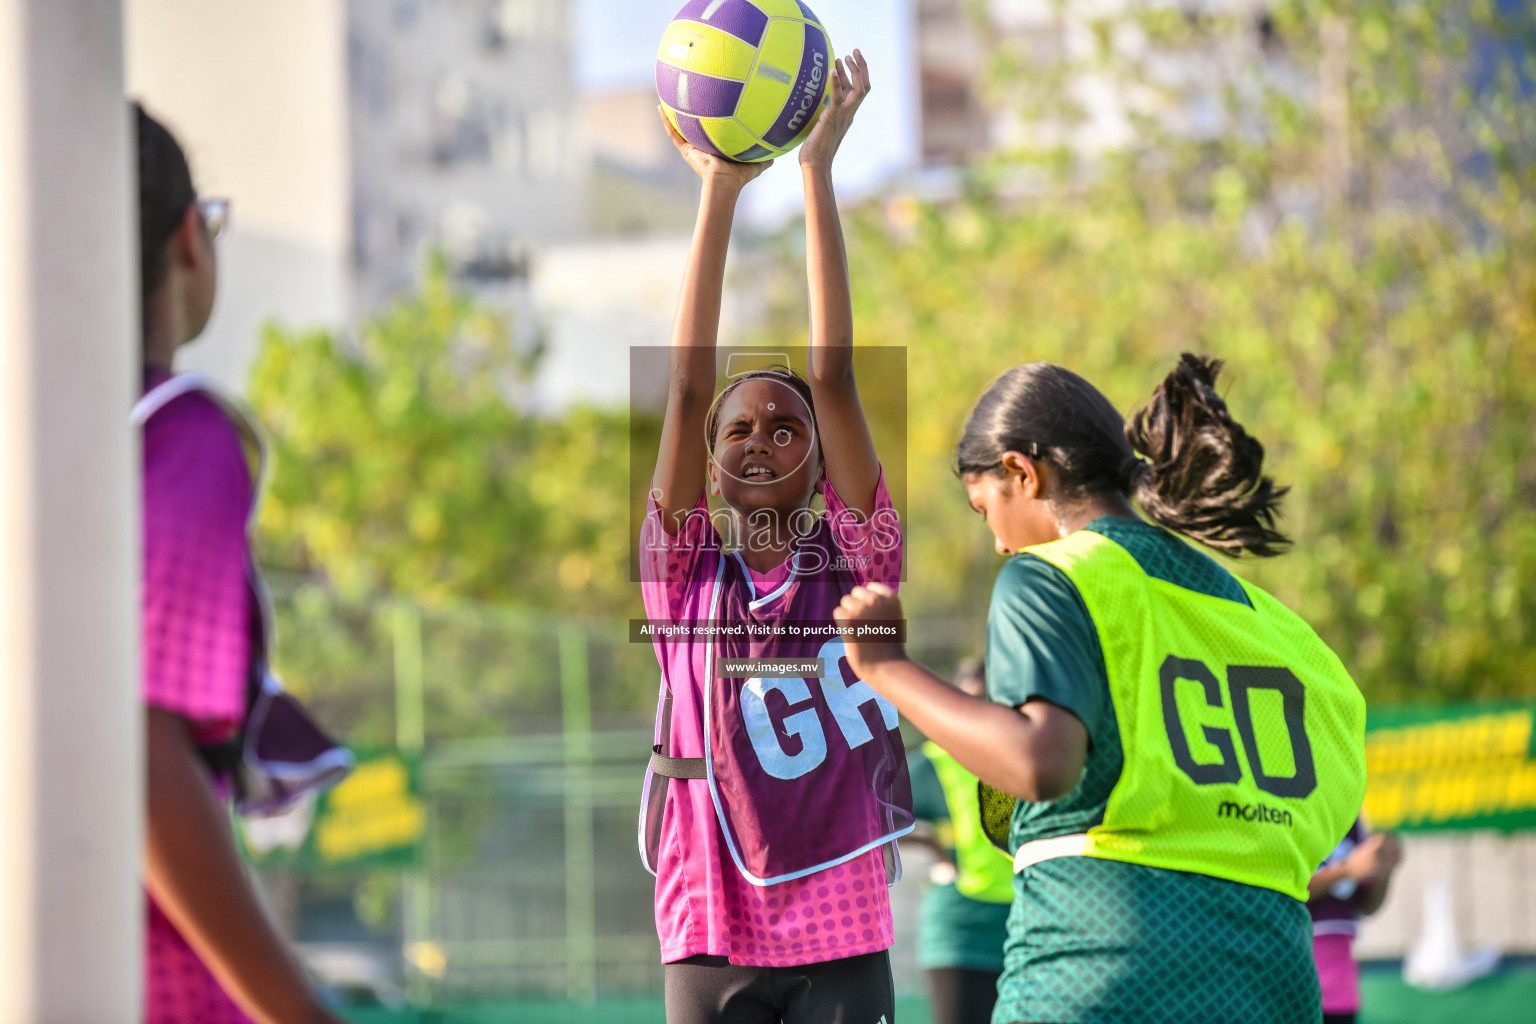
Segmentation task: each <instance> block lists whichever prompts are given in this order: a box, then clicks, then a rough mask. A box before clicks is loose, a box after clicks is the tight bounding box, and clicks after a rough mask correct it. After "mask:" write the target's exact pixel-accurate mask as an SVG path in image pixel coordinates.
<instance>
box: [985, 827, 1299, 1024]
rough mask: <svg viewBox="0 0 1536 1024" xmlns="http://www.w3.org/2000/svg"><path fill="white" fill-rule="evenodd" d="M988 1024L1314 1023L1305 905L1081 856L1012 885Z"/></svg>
mask: <svg viewBox="0 0 1536 1024" xmlns="http://www.w3.org/2000/svg"><path fill="white" fill-rule="evenodd" d="M1014 888H1015V898H1014V903H1013V911H1012V914H1011V915H1010V917H1009V919H1008V943H1007V946H1006V947H1005V951H1004V960H1005V967H1004V969H1003V977H1002V980H1001V981H1000V982H999V983H998V1001H997V1008H996V1010H995V1011H994V1013H993V1016H992V1021H993V1024H1017V1022H1027V1024H1112V1022H1116V1024H1118V1022H1129V1021H1136V1022H1148V1024H1160V1022H1164V1021H1166V1022H1168V1024H1235V1022H1242V1024H1318V1022H1319V1021H1321V1020H1322V1013H1323V1011H1322V1001H1321V995H1320V993H1319V990H1318V983H1317V967H1316V965H1315V964H1314V963H1313V960H1312V924H1311V920H1310V919H1309V918H1308V916H1307V909H1306V906H1305V904H1302V903H1300V902H1298V901H1296V900H1294V899H1292V898H1291V897H1289V896H1286V895H1284V894H1282V893H1278V892H1274V891H1272V890H1269V889H1260V888H1256V887H1254V886H1250V885H1240V884H1238V883H1236V882H1226V881H1222V880H1221V879H1216V878H1210V877H1208V876H1205V875H1195V874H1187V873H1184V872H1181V871H1167V870H1163V869H1161V868H1149V867H1142V866H1141V865H1137V864H1123V863H1120V862H1118V861H1109V860H1101V859H1098V858H1093V857H1060V858H1056V859H1054V860H1047V861H1041V862H1040V863H1039V864H1035V865H1033V866H1032V867H1030V868H1028V869H1027V870H1025V871H1024V872H1023V873H1022V874H1020V875H1018V876H1016V877H1015V879H1014Z"/></svg>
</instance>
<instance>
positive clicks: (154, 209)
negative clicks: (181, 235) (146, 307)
mask: <svg viewBox="0 0 1536 1024" xmlns="http://www.w3.org/2000/svg"><path fill="white" fill-rule="evenodd" d="M133 112H134V122H135V129H134V130H135V134H136V137H137V142H138V170H139V281H140V287H141V289H142V291H141V294H143V295H148V294H149V293H150V292H152V291H154V290H155V289H156V288H158V287H160V282H162V281H164V280H165V275H166V273H167V271H168V270H169V269H170V259H169V252H168V250H167V248H166V246H167V243H169V242H170V240H171V236H173V235H174V234H176V228H177V227H178V226H179V225H180V224H181V219H182V218H183V217H185V216H186V214H187V207H189V206H191V205H192V204H193V203H194V202H195V201H196V200H197V191H196V190H195V189H194V188H193V187H192V170H191V168H190V167H188V166H187V156H186V154H185V153H183V152H182V149H181V145H180V144H179V143H178V142H177V141H176V138H175V136H173V135H172V134H171V133H170V132H169V131H168V130H167V129H166V127H165V126H164V125H162V124H161V123H160V122H159V121H156V120H155V119H154V118H153V117H150V116H149V115H148V114H146V113H145V112H144V108H143V107H141V106H139V105H138V104H137V103H135V104H134V105H133Z"/></svg>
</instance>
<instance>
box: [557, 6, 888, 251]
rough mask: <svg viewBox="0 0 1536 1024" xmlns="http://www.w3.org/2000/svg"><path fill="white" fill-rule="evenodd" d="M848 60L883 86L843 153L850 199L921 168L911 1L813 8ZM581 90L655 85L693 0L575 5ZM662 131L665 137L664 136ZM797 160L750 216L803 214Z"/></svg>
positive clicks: (772, 172) (841, 187)
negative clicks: (660, 62)
mask: <svg viewBox="0 0 1536 1024" xmlns="http://www.w3.org/2000/svg"><path fill="white" fill-rule="evenodd" d="M809 2H810V5H811V9H812V10H814V11H815V12H816V13H817V15H819V16H820V17H821V19H822V24H823V25H825V26H826V29H827V34H828V35H829V36H830V37H831V40H832V48H833V50H834V52H836V53H838V54H843V53H847V52H848V51H849V50H851V49H853V48H854V47H857V48H858V49H859V51H860V52H861V53H862V54H863V55H864V57H865V59H866V60H868V61H869V72H870V82H871V84H872V86H873V88H872V89H871V91H870V94H869V98H868V99H867V100H865V101H864V106H863V107H862V108H860V110H859V116H858V120H857V121H855V122H854V126H853V128H852V129H851V130H850V131H849V133H848V137H847V138H846V139H845V140H844V141H843V145H842V148H841V149H840V150H839V151H838V155H837V162H836V164H835V165H834V167H833V182H834V184H835V185H836V187H837V191H838V195H839V197H840V198H845V199H852V198H856V197H857V196H858V195H859V194H861V193H864V192H867V191H869V190H871V189H874V188H877V187H879V185H880V184H881V183H883V182H884V181H886V180H887V179H888V178H890V177H891V176H892V175H893V174H895V173H897V172H899V171H902V170H905V169H907V168H909V167H911V166H913V165H914V164H915V163H916V162H917V102H918V89H917V61H916V54H915V52H914V50H913V32H912V17H913V16H912V10H911V0H809ZM574 5H575V10H574V16H575V25H574V27H575V38H576V40H577V42H576V82H577V86H578V88H581V89H583V90H589V91H600V90H603V89H613V88H620V87H625V86H634V85H637V84H646V83H654V82H655V67H656V44H657V42H658V41H659V40H660V39H661V34H662V32H663V31H664V30H665V29H666V26H667V22H669V21H670V20H671V19H672V16H673V15H674V14H676V13H677V11H678V10H679V9H680V8H681V7H682V6H683V0H574ZM658 130H659V129H658ZM802 202H803V201H802V198H801V185H800V174H799V170H798V164H797V160H796V157H795V154H793V153H791V154H789V155H787V156H784V157H780V158H779V159H778V160H777V161H776V162H775V163H774V165H773V167H772V168H771V169H769V170H768V172H767V173H765V174H764V175H763V176H762V177H761V178H759V179H757V180H756V181H754V182H753V183H752V184H751V185H750V186H748V189H747V192H746V193H745V198H744V214H745V216H746V217H747V219H749V220H750V221H752V222H753V223H756V224H759V225H763V226H771V225H773V224H775V223H777V222H779V221H781V220H783V219H784V218H785V217H787V216H791V215H793V214H794V213H795V212H797V211H798V210H799V209H801V206H802Z"/></svg>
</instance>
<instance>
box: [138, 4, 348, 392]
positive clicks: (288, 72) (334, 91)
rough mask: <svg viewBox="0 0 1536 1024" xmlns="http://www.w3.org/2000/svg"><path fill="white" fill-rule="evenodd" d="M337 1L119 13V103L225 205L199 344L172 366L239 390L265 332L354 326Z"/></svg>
mask: <svg viewBox="0 0 1536 1024" xmlns="http://www.w3.org/2000/svg"><path fill="white" fill-rule="evenodd" d="M345 6H346V5H345V3H344V2H343V0H261V2H260V3H251V2H249V0H126V2H125V4H124V11H125V26H124V28H125V32H124V36H125V49H126V61H127V86H128V94H129V95H130V96H132V97H133V98H135V99H138V100H140V101H141V102H142V103H143V104H144V105H145V107H146V108H147V109H148V110H149V111H150V113H152V114H154V115H155V116H156V117H158V118H160V119H161V120H162V121H164V122H165V123H166V124H167V125H168V126H169V127H170V128H171V130H172V131H173V132H175V134H176V136H177V138H178V139H180V140H181V143H182V146H183V147H184V148H185V149H186V150H187V156H188V159H189V161H190V162H191V165H192V174H193V179H194V180H195V181H196V183H197V187H198V190H199V191H200V192H201V193H202V194H204V195H224V196H229V197H230V198H232V199H233V200H234V208H233V231H232V232H231V233H230V235H229V237H228V239H227V240H226V242H225V244H224V245H223V248H222V251H221V254H220V255H221V259H222V263H221V266H220V272H221V276H220V282H219V301H218V305H217V306H216V307H215V309H214V317H213V322H212V323H211V324H210V325H209V329H208V332H207V333H206V334H205V335H204V336H203V338H202V339H201V340H200V341H199V342H198V343H197V344H196V345H194V346H192V347H191V348H189V349H188V350H187V351H186V352H185V353H184V354H183V356H182V357H181V358H180V360H179V362H178V367H179V368H181V369H200V370H204V371H206V372H209V373H212V374H214V375H215V376H216V377H218V378H219V379H221V380H222V381H224V382H226V383H227V384H229V385H231V386H234V387H237V388H242V387H243V386H244V383H245V376H246V370H247V369H248V367H249V364H250V361H251V359H252V357H253V356H254V355H255V352H256V344H257V336H258V331H259V330H260V326H261V324H262V323H263V322H265V321H267V320H277V321H279V322H282V323H284V324H286V325H288V326H292V327H310V326H320V325H325V326H330V327H336V328H340V327H341V326H343V325H344V324H345V323H346V321H347V318H348V316H349V315H350V305H351V302H350V283H349V272H348V269H347V267H348V248H349V232H350V219H351V213H350V204H351V180H350V170H349V167H348V142H347V139H348V131H347V117H348V109H347V66H346V59H347V39H346V10H345Z"/></svg>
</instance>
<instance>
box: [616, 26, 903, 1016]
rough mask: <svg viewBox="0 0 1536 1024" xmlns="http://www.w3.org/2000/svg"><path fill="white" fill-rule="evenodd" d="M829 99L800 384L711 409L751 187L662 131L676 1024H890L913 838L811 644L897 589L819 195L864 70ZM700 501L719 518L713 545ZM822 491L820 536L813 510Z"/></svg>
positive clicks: (791, 380) (814, 175)
mask: <svg viewBox="0 0 1536 1024" xmlns="http://www.w3.org/2000/svg"><path fill="white" fill-rule="evenodd" d="M831 78H832V80H831V88H830V91H829V99H828V101H827V104H826V106H825V107H824V108H823V110H822V111H821V114H820V119H819V121H818V122H817V124H816V126H815V128H814V129H813V130H812V132H811V134H810V135H809V137H808V138H807V140H806V141H805V143H804V145H803V146H802V147H801V149H800V167H801V174H802V177H803V179H804V184H805V205H806V263H807V276H808V278H809V284H810V313H811V324H810V352H809V359H808V361H809V366H808V369H809V373H808V374H807V379H801V378H800V377H798V376H796V375H795V374H794V373H793V372H792V371H790V370H789V369H788V368H787V367H784V368H769V369H760V370H756V371H752V372H749V373H745V374H741V375H739V376H737V377H735V378H734V379H733V380H732V382H731V383H730V384H729V385H728V386H727V387H726V388H725V389H724V390H723V391H722V392H721V393H720V394H719V396H718V397H717V396H716V395H715V380H716V372H717V360H716V352H715V336H716V333H717V330H718V327H719V320H720V300H721V289H722V284H723V280H724V274H725V259H726V249H727V245H728V243H729V240H730V231H731V221H732V217H733V215H734V211H735V206H736V200H737V197H738V196H739V195H740V192H741V189H742V188H743V186H745V185H746V184H747V183H748V182H749V181H751V180H752V179H753V178H755V177H756V176H757V175H758V174H760V173H762V171H763V168H764V167H765V166H766V165H765V164H738V163H732V162H730V161H727V160H724V159H721V158H719V157H714V156H711V155H709V154H707V153H704V152H702V151H701V150H699V149H696V148H695V147H693V146H692V145H690V144H689V143H688V142H687V141H686V140H685V139H683V138H682V137H681V136H680V135H678V134H677V133H676V131H673V130H671V128H670V126H669V132H670V134H671V137H672V141H673V143H674V144H675V145H676V146H677V148H678V151H679V152H680V153H681V154H682V156H683V158H684V159H685V160H686V161H687V162H688V164H689V166H691V167H692V168H693V169H694V170H695V171H696V172H698V175H699V177H700V178H701V179H702V180H703V191H702V195H701V198H700V204H699V216H698V224H697V227H696V229H695V232H694V237H693V245H692V249H691V251H690V254H689V260H688V269H687V274H686V277H685V279H684V282H683V289H682V295H681V297H680V299H679V303H678V313H677V319H676V323H675V326H674V328H673V337H672V353H671V383H670V390H669V393H668V399H667V410H666V417H665V419H664V421H663V425H662V435H661V445H660V451H659V453H658V457H657V461H656V472H655V476H654V478H653V481H652V490H651V498H650V503H649V506H648V510H647V517H646V522H645V525H644V527H643V529H642V531H641V540H640V551H641V566H642V581H643V582H642V592H643V596H644V600H645V606H646V613H647V615H648V616H650V617H651V618H652V619H666V620H674V621H681V622H683V623H685V624H687V625H689V626H690V627H692V628H690V629H689V630H687V631H686V632H685V633H684V634H683V635H681V636H676V637H670V638H668V639H667V640H665V641H658V642H657V644H656V653H657V658H658V660H659V661H660V663H661V667H662V692H661V700H660V707H659V709H658V715H657V734H656V748H655V756H654V757H653V759H652V764H651V769H652V770H651V772H650V773H649V774H648V775H647V779H646V792H645V796H644V802H643V805H642V818H641V848H642V852H643V853H644V855H645V858H646V863H647V866H648V867H650V868H651V869H652V870H653V871H654V872H655V874H656V926H657V931H658V933H659V935H660V939H661V953H662V960H663V962H664V964H665V965H666V966H665V981H666V1003H667V1019H668V1021H669V1022H670V1024H694V1022H701V1024H702V1022H711V1021H730V1022H758V1021H761V1022H769V1021H773V1022H777V1021H781V1020H782V1021H785V1022H790V1024H795V1022H802V1021H803V1022H812V1021H828V1022H830V1021H834V1020H837V1021H860V1022H862V1021H865V1020H867V1021H868V1022H869V1024H876V1022H877V1021H879V1020H880V1019H881V1017H882V1015H883V1016H884V1017H885V1019H886V1020H887V1021H889V1020H890V1019H891V1018H892V1016H894V1007H893V999H894V996H893V990H892V983H891V972H890V963H889V960H888V958H887V956H886V953H885V950H886V949H887V948H888V947H889V946H890V944H891V939H892V936H891V916H890V906H889V901H888V899H887V895H886V886H887V884H888V882H890V881H892V880H893V879H892V877H891V875H892V872H891V871H889V870H888V868H887V862H886V851H887V849H890V850H892V857H894V853H893V850H894V847H893V841H894V840H895V839H896V837H897V836H899V835H902V834H904V833H905V832H907V831H909V830H910V829H911V827H912V815H911V789H910V783H909V782H908V779H907V775H906V762H905V757H904V754H903V751H902V748H901V738H900V734H899V732H898V731H897V729H896V725H897V717H896V711H895V709H894V708H893V707H891V705H890V704H889V703H888V702H886V701H883V700H881V699H880V698H879V697H878V696H877V695H876V694H875V693H874V692H873V691H872V690H870V689H869V687H868V686H867V685H866V684H864V683H862V682H861V681H859V680H858V679H857V678H856V677H855V676H854V675H853V674H852V673H851V672H849V671H847V669H846V668H845V665H846V659H845V658H844V657H843V646H842V644H841V643H840V642H839V641H838V640H837V638H836V637H835V636H829V635H828V630H829V629H830V627H831V626H832V612H833V609H835V608H836V607H837V604H838V602H839V601H840V600H841V599H842V597H843V596H844V595H845V594H847V593H849V592H850V591H852V589H853V588H854V587H855V586H857V585H859V584H861V583H874V582H883V583H887V584H889V585H891V586H892V587H894V585H895V584H896V581H897V579H898V577H899V573H900V559H901V549H900V532H899V530H898V529H897V528H895V526H894V521H895V517H894V515H893V514H892V513H893V511H894V510H893V509H892V508H891V503H890V498H889V496H888V495H887V494H886V490H885V485H884V481H883V478H882V475H881V470H880V463H879V460H878V458H877V457H876V454H875V447H874V442H873V441H872V439H871V436H870V431H869V426H868V424H867V423H866V422H865V419H864V413H863V410H862V408H861V406H860V404H859V395H858V389H857V387H856V385H855V383H854V376H853V360H852V344H853V338H852V309H851V304H850V300H849V291H848V271H847V263H846V260H845V258H844V253H843V239H842V232H841V228H840V226H839V223H838V217H837V206H836V202H835V200H834V198H833V194H832V179H831V166H832V159H833V157H834V155H835V154H836V152H837V148H838V146H839V144H840V143H841V142H842V140H843V137H844V136H845V135H846V133H847V131H848V128H849V126H850V124H851V123H852V121H853V117H854V113H855V112H856V111H857V110H858V108H859V105H860V104H861V103H862V102H863V101H864V97H865V96H866V95H867V94H868V93H869V72H868V68H867V66H866V64H865V62H864V59H863V57H862V56H861V55H860V54H859V52H858V51H857V50H855V51H854V52H853V56H852V57H850V58H847V59H846V60H845V61H838V62H836V65H835V74H833V75H832V76H831ZM706 491H707V492H708V493H709V494H714V495H718V496H719V497H720V498H721V499H722V500H723V502H724V504H725V505H726V507H727V509H728V512H729V527H730V529H729V531H728V532H729V533H730V535H731V538H732V542H731V543H726V542H724V541H723V540H722V537H721V535H720V533H719V532H718V531H717V530H716V529H715V526H714V524H713V523H712V521H711V518H710V514H709V503H708V494H707V493H706ZM817 493H820V494H822V496H823V497H824V499H825V501H826V507H827V514H826V515H825V516H817V515H815V514H814V513H813V512H812V511H811V502H812V499H813V497H814V496H815V495H816V494H817ZM711 625H719V626H721V627H723V629H721V630H720V631H718V632H717V631H714V630H711V629H710V628H708V627H709V626H711ZM736 659H753V660H759V661H760V659H798V660H802V661H804V660H812V659H820V664H819V667H818V668H817V670H815V671H811V672H805V671H804V669H803V668H802V669H801V670H800V671H790V672H782V671H781V672H779V673H777V674H775V672H774V671H773V670H772V667H771V666H770V667H766V668H765V667H763V666H762V665H761V664H759V665H758V666H755V667H748V668H745V669H744V668H741V667H728V666H727V665H726V664H725V663H726V662H728V661H730V660H736ZM783 676H787V678H786V677H783Z"/></svg>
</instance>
